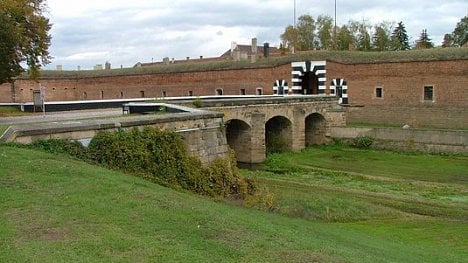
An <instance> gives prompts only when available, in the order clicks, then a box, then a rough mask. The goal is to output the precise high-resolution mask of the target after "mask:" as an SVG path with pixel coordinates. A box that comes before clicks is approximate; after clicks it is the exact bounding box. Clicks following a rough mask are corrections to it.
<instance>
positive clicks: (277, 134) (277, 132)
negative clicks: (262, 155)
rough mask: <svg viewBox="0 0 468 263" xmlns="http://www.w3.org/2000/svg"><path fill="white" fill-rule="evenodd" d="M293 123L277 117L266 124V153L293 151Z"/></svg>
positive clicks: (282, 117)
mask: <svg viewBox="0 0 468 263" xmlns="http://www.w3.org/2000/svg"><path fill="white" fill-rule="evenodd" d="M292 139H293V138H292V122H291V121H290V120H289V119H288V118H286V117H284V116H275V117H272V118H270V119H269V120H268V121H267V122H266V123H265V147H266V153H267V154H268V153H275V152H282V151H290V150H292V148H291V146H292Z"/></svg>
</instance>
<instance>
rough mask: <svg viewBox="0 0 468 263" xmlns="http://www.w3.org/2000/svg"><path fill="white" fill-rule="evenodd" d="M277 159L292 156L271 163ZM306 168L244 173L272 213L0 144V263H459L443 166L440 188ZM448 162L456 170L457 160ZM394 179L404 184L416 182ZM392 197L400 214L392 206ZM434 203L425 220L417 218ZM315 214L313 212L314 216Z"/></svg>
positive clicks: (460, 189)
mask: <svg viewBox="0 0 468 263" xmlns="http://www.w3.org/2000/svg"><path fill="white" fill-rule="evenodd" d="M322 150H323V151H324V152H327V151H331V150H327V149H322ZM322 150H321V149H318V151H322ZM309 151H310V152H311V154H312V153H313V152H314V150H308V151H306V152H309ZM352 154H353V155H355V153H352ZM318 155H320V154H318ZM307 156H308V153H304V157H303V158H304V159H303V160H302V161H304V162H305V161H306V160H307V159H308V158H309V157H307ZM411 157H412V155H411ZM282 158H292V157H291V155H290V154H285V155H281V156H279V155H278V156H275V159H276V160H281V159H282ZM322 158H324V159H326V158H325V157H322ZM356 158H357V157H356ZM434 158H435V157H434ZM441 158H442V157H441ZM460 158H461V157H460ZM403 159H405V158H403ZM442 159H443V158H442ZM447 160H448V161H447V162H449V163H451V161H452V159H451V158H449V157H447ZM271 162H272V161H270V163H269V164H268V165H272V164H271ZM313 162H315V160H309V163H307V162H306V163H302V164H298V165H297V167H298V168H297V169H296V172H294V173H285V172H284V171H283V170H281V169H280V168H278V167H272V166H270V167H269V169H270V170H274V171H275V172H276V173H272V172H250V171H243V173H244V174H245V175H247V176H251V177H255V178H258V180H259V181H260V182H264V183H266V184H268V185H269V187H270V189H271V191H272V192H274V193H275V194H276V195H277V203H278V204H277V206H278V209H277V211H276V212H262V211H258V210H255V209H248V208H243V207H240V206H235V205H230V204H225V203H222V202H215V201H213V200H211V199H208V198H204V197H199V196H194V195H192V194H188V193H180V192H176V191H173V190H170V189H168V188H164V187H161V186H158V185H155V184H153V183H150V182H147V181H144V180H142V179H139V178H136V177H131V176H127V175H124V174H122V173H119V172H115V171H110V170H106V169H104V168H101V167H97V166H93V165H90V164H87V163H83V162H81V161H78V160H74V159H70V158H68V157H66V156H59V155H51V154H45V153H42V152H38V151H33V150H28V149H20V148H14V147H9V146H0V200H1V201H0V262H115V261H117V262H464V261H465V260H466V258H467V257H468V252H467V251H468V245H467V242H466V236H467V234H468V226H467V224H466V223H467V218H468V216H467V212H466V211H468V210H467V209H466V208H467V201H466V199H465V198H466V194H467V192H466V191H467V187H466V186H467V185H466V178H467V176H466V173H465V172H464V173H462V174H460V175H457V172H456V169H455V168H454V170H453V172H450V175H448V178H446V179H444V180H437V181H433V180H432V181H431V180H430V179H427V180H424V181H419V180H416V179H415V178H419V177H423V176H420V175H418V176H415V175H411V176H404V174H403V173H404V172H400V174H398V175H396V176H393V175H391V176H387V175H385V174H382V173H380V174H379V175H378V176H374V175H372V174H357V173H354V172H355V171H353V173H346V172H341V173H337V174H336V172H330V171H321V170H317V169H316V168H312V163H313ZM457 162H458V159H456V158H455V163H457ZM459 162H460V164H459V166H460V167H461V168H460V169H462V168H464V167H465V168H466V165H467V164H466V159H460V160H459ZM440 163H442V164H439V165H443V164H444V161H440ZM291 165H292V166H296V164H294V163H292V164H291ZM283 168H284V167H283ZM324 168H327V169H329V168H334V167H324ZM338 168H339V169H340V170H345V168H343V167H338ZM414 169H416V168H414ZM399 170H401V169H399ZM461 171H463V170H461ZM464 171H467V170H464ZM280 173H282V174H280ZM328 173H330V174H333V175H328ZM452 173H453V174H452ZM340 174H342V176H343V177H342V178H341V176H340ZM442 176H444V175H443V174H442ZM435 177H436V174H432V173H430V174H429V177H428V178H435ZM354 178H356V179H359V180H356V181H355V180H353V179H354ZM463 178H465V179H463ZM410 179H411V180H410ZM425 179H426V178H425ZM404 180H407V181H406V182H413V180H415V181H414V182H413V183H415V186H414V187H413V188H411V186H406V185H405V183H403V182H405V181H404ZM354 181H355V182H354ZM392 182H396V184H395V185H396V186H395V187H394V188H392V187H391V185H392ZM419 183H421V184H422V185H421V187H420V186H419ZM431 184H433V185H432V186H431ZM400 189H403V190H400ZM380 190H382V191H380ZM413 190H415V192H414V193H413ZM427 192H429V193H431V194H429V195H427V196H426V193H427ZM447 194H449V198H441V195H447ZM386 196H388V198H387V197H386ZM398 198H399V199H401V200H400V201H399V202H400V203H401V204H400V205H401V206H403V207H404V208H405V209H400V208H399V207H398V206H396V205H395V204H394V203H398V202H397V201H395V200H394V199H398ZM387 199H388V200H387ZM408 200H410V201H412V203H411V204H409V206H410V207H411V206H412V205H415V204H421V207H416V208H415V210H414V211H412V210H410V211H408V210H407V209H406V202H407V201H408ZM296 201H297V203H295V202H296ZM387 202H388V203H389V204H387ZM288 203H289V204H288ZM433 205H436V209H435V210H436V213H435V214H433V215H426V214H427V213H426V212H427V211H430V210H431V209H430V207H432V206H433ZM294 206H295V208H296V210H294V209H293V208H294ZM314 207H317V208H320V209H322V208H324V209H322V210H323V211H318V210H317V211H316V213H317V214H318V215H317V216H314V212H313V211H312V210H313V208H314ZM327 207H328V209H327ZM301 209H302V212H301ZM418 209H419V210H418ZM419 211H422V212H419ZM321 213H323V215H320V214H321Z"/></svg>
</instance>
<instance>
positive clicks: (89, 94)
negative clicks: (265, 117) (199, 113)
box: [15, 65, 291, 102]
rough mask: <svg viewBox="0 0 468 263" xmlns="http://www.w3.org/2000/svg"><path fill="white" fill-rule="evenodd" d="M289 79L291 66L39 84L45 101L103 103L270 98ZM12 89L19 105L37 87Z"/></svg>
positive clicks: (26, 84) (22, 85) (21, 85)
mask: <svg viewBox="0 0 468 263" xmlns="http://www.w3.org/2000/svg"><path fill="white" fill-rule="evenodd" d="M290 75H291V73H290V66H289V65H284V66H281V67H277V68H260V69H238V70H218V71H207V72H185V73H167V74H166V73H165V74H147V75H127V76H112V77H90V78H77V79H42V80H41V84H42V85H43V86H45V87H47V92H46V99H47V100H48V101H61V100H83V99H88V100H94V99H102V98H101V94H102V95H103V99H120V98H140V97H141V95H142V93H141V91H143V92H144V96H145V97H161V96H162V94H163V91H165V92H166V96H168V97H169V96H187V95H188V93H189V91H192V92H193V95H194V96H201V95H215V94H216V89H222V90H223V94H224V95H239V94H240V90H241V89H245V90H246V94H247V95H254V94H255V93H256V89H257V88H263V93H264V94H272V93H273V84H274V81H275V80H276V79H278V78H283V79H290V78H291V77H290ZM15 86H16V92H17V98H18V99H17V100H18V102H27V101H32V90H34V89H36V87H37V84H36V83H34V82H31V81H27V80H19V81H17V82H16V84H15ZM101 92H102V93H101ZM85 93H86V95H85ZM122 94H123V96H122Z"/></svg>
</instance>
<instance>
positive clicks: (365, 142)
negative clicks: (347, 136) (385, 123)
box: [353, 136, 374, 149]
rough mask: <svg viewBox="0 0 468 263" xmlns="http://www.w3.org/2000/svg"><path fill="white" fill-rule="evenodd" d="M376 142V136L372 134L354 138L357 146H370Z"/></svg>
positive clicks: (354, 144)
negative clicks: (371, 135)
mask: <svg viewBox="0 0 468 263" xmlns="http://www.w3.org/2000/svg"><path fill="white" fill-rule="evenodd" d="M373 143H374V138H372V137H370V136H359V137H356V138H354V139H353V146H355V147H357V148H362V149H364V148H369V147H370V146H371V145H372V144H373Z"/></svg>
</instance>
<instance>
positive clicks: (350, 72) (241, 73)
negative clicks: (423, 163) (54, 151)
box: [0, 60, 468, 128]
mask: <svg viewBox="0 0 468 263" xmlns="http://www.w3.org/2000/svg"><path fill="white" fill-rule="evenodd" d="M326 67H327V87H328V88H329V87H330V82H331V80H332V79H334V78H342V79H345V80H346V81H347V84H348V94H349V95H348V97H349V102H350V104H351V105H352V106H356V105H357V106H361V107H349V108H348V109H349V116H348V121H351V122H368V123H392V124H398V125H400V124H401V125H403V124H406V123H408V124H411V125H415V126H434V127H444V128H447V127H448V128H467V127H468V124H467V119H468V114H467V113H466V112H468V61H467V60H456V61H431V62H401V63H373V64H372V63H370V64H341V63H336V62H332V61H327V65H326ZM277 79H284V80H287V81H288V84H289V86H290V87H291V65H290V64H289V63H288V64H285V65H282V66H278V67H274V68H257V69H237V70H217V71H206V72H185V73H161V74H147V75H127V76H112V77H90V78H68V79H42V80H41V83H42V85H44V86H46V87H47V92H46V99H47V100H48V101H59V100H82V99H88V100H91V99H101V94H102V95H103V99H119V98H139V97H141V95H142V94H141V91H143V92H144V96H145V97H161V96H162V94H163V91H165V92H166V96H187V95H188V92H189V91H192V92H193V95H194V96H200V95H215V94H216V92H215V91H216V89H223V93H224V94H225V95H239V94H240V90H241V89H245V90H246V94H248V95H253V94H255V93H256V89H257V88H260V87H261V88H263V93H264V94H272V92H273V91H272V87H273V83H274V81H275V80H277ZM425 85H431V86H433V87H434V102H427V101H424V100H423V89H424V86H425ZM377 86H378V87H382V88H383V97H382V98H376V97H375V88H376V87H377ZM37 88H38V85H37V83H35V82H32V81H28V80H18V81H17V82H16V83H15V96H16V102H28V101H32V90H34V89H37ZM85 94H86V97H85ZM327 94H328V91H327ZM122 95H123V96H122ZM11 98H12V96H11V86H10V85H9V84H4V85H1V86H0V102H12V99H11Z"/></svg>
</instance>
